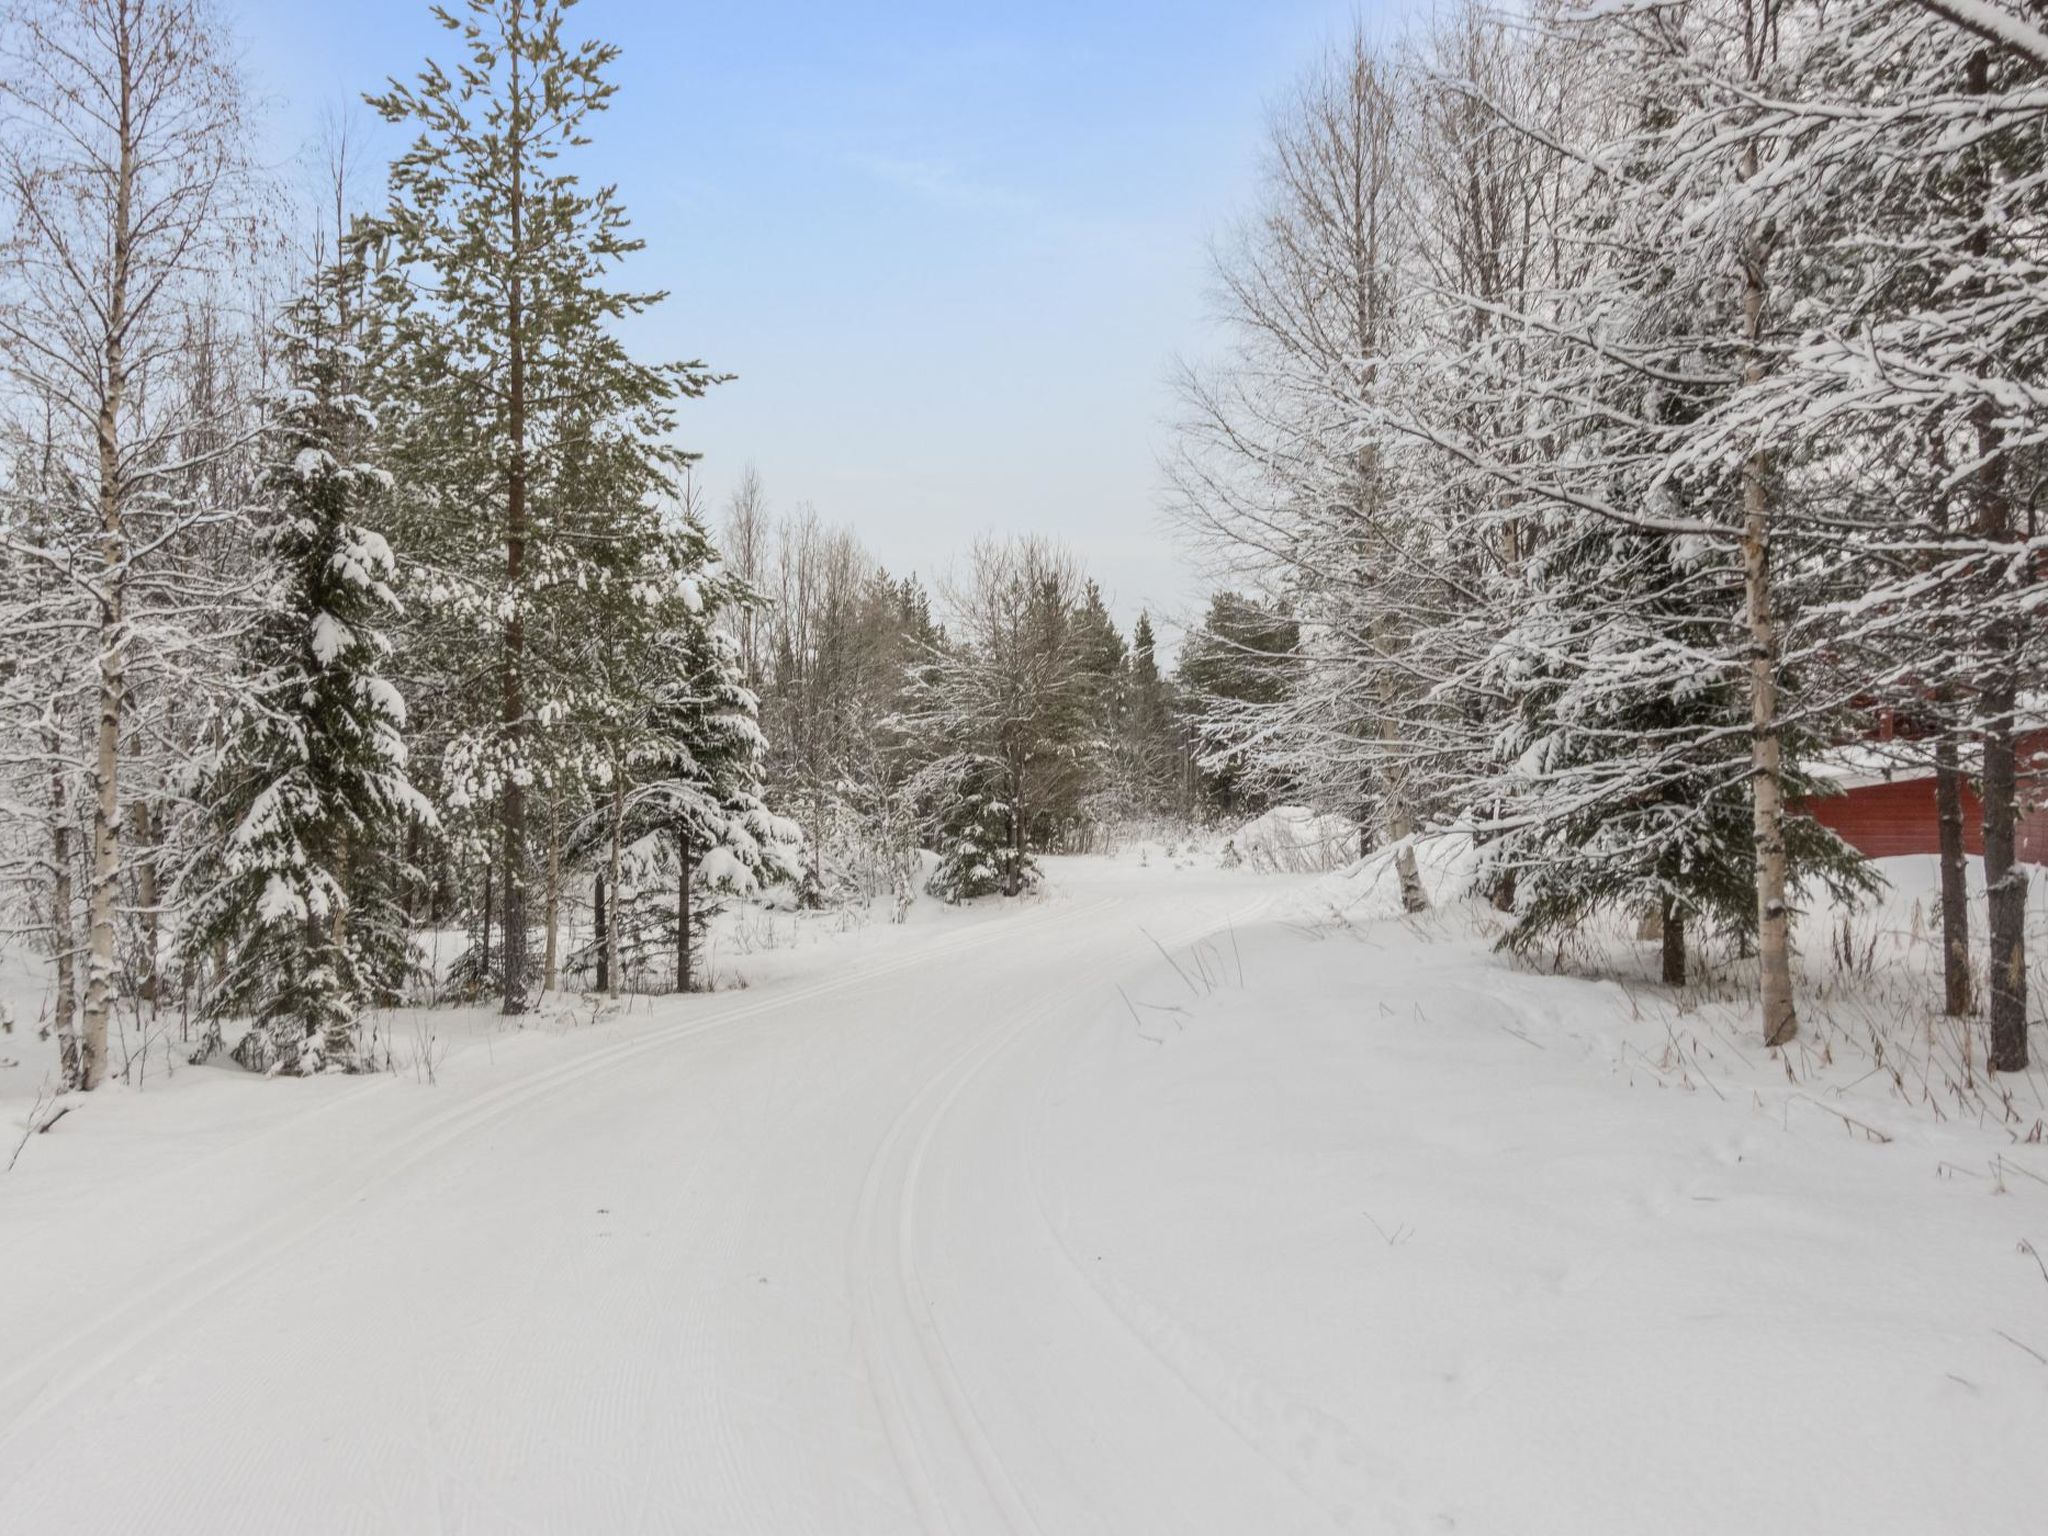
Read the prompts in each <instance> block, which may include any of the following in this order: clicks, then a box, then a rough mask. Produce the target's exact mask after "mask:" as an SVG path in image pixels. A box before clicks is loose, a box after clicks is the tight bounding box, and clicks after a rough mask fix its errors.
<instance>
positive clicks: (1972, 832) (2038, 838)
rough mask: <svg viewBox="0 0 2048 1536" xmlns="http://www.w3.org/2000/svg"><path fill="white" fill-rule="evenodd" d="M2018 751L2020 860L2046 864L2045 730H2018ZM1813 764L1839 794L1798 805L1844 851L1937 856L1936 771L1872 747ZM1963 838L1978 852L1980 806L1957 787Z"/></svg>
mask: <svg viewBox="0 0 2048 1536" xmlns="http://www.w3.org/2000/svg"><path fill="white" fill-rule="evenodd" d="M2019 749H2020V799H2021V801H2022V803H2023V804H2024V805H2025V806H2026V811H2025V813H2024V814H2023V815H2022V816H2021V818H2020V824H2019V837H2018V846H2019V856H2020V858H2021V859H2022V860H2023V861H2025V862H2026V863H2029V864H2048V729H2043V730H2033V731H2027V732H2024V733H2022V734H2021V736H2020V738H2019ZM1815 767H1816V768H1817V769H1818V771H1819V772H1821V773H1822V774H1824V775H1825V776H1826V777H1828V778H1830V779H1832V780H1833V781H1834V782H1835V783H1836V784H1838V785H1839V786H1840V787H1841V790H1842V792H1841V793H1840V794H1837V795H1817V796H1815V797H1814V798H1813V799H1811V800H1809V801H1806V802H1804V803H1803V804H1802V805H1801V806H1800V807H1799V808H1800V809H1801V810H1803V811H1805V812H1807V813H1808V814H1809V815H1811V816H1812V817H1813V819H1814V820H1815V821H1817V822H1819V823H1820V824H1821V825H1822V826H1824V827H1832V828H1833V829H1834V830H1835V831H1836V832H1837V833H1839V834H1840V835H1841V838H1842V841H1844V842H1846V843H1847V844H1849V846H1850V847H1852V848H1855V849H1858V850H1859V851H1861V852H1862V853H1864V854H1865V855H1867V856H1868V857H1870V858H1873V859H1879V858H1885V857H1887V856H1889V855H1892V854H1901V853H1939V852H1940V851H1941V829H1940V825H1939V823H1938V822H1937V820H1936V818H1935V813H1934V769H1933V767H1932V766H1931V765H1929V764H1928V763H1926V761H1925V759H1924V756H1921V755H1918V754H1916V755H1914V756H1912V757H1908V756H1905V755H1903V754H1900V753H1898V752H1897V750H1896V748H1893V749H1891V750H1890V751H1887V744H1886V743H1884V742H1874V743H1869V744H1866V745H1864V746H1861V747H1858V748H1856V749H1854V750H1853V751H1851V752H1845V753H1843V754H1841V756H1840V757H1839V759H1838V760H1837V761H1836V762H1834V763H1832V764H1816V765H1815ZM1963 841H1964V844H1965V846H1967V847H1968V849H1969V851H1970V852H1971V853H1973V854H1982V853H1983V852H1984V808H1983V806H1982V804H1981V803H1980V802H1979V801H1978V799H1977V795H1976V792H1975V791H1974V790H1973V789H1971V788H1968V787H1965V789H1964V790H1963Z"/></svg>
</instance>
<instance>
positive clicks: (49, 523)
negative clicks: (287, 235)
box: [0, 0, 252, 1088]
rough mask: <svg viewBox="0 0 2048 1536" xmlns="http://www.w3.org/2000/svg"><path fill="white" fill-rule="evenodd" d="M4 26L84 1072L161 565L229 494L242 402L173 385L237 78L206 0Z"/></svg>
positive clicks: (150, 3) (13, 286)
mask: <svg viewBox="0 0 2048 1536" xmlns="http://www.w3.org/2000/svg"><path fill="white" fill-rule="evenodd" d="M4 35H5V37H6V40H7V41H6V49H7V52H6V57H5V59H4V60H0V93H4V111H5V114H6V121H5V131H4V133H0V192H4V196H5V200H6V209H5V216H6V219H7V237H6V239H5V242H4V246H0V250H4V262H5V267H4V277H0V281H4V284H5V290H6V292H5V300H4V302H0V368H4V369H5V376H6V379H7V385H8V397H7V402H6V403H7V407H8V409H9V411H10V414H11V415H18V413H19V412H21V411H24V410H25V411H28V412H31V413H36V412H44V411H47V413H48V415H47V417H46V430H47V442H48V452H49V456H50V473H49V474H48V475H47V476H46V477H45V478H44V481H43V486H44V488H45V491H46V492H47V493H48V494H50V495H51V496H52V497H53V501H52V503H51V504H50V505H49V507H48V508H47V515H46V516H44V517H42V518H40V519H38V520H37V521H36V522H35V523H33V524H32V525H27V526H24V525H19V524H17V525H13V526H10V528H9V529H8V537H9V539H10V542H11V545H12V550H13V553H14V555H15V557H16V558H17V559H19V560H20V561H22V562H24V564H26V565H30V566H33V567H35V568H36V569H38V570H39V571H40V572H41V573H42V579H43V580H45V581H47V582H48V583H49V584H51V585H52V586H53V587H62V588H65V589H67V590H68V591H69V592H70V593H71V594H73V596H74V597H75V599H76V601H77V604H78V611H80V612H82V613H83V614H84V615H85V616H86V619H87V622H88V623H89V625H90V635H91V647H92V663H91V667H92V673H93V677H94V693H95V699H94V702H93V709H92V715H93V718H92V721H91V729H90V748H89V751H87V752H86V753H85V754H84V758H85V765H86V766H85V773H84V775H83V777H84V787H85V792H86V796H87V798H88V801H89V803H90V806H91V811H92V817H91V820H92V826H91V833H90V848H89V855H88V859H87V867H86V880H85V890H84V906H85V912H84V926H85V944H84V949H85V962H86V963H85V972H84V979H83V995H82V998H81V1000H80V1005H79V1030H80V1035H79V1045H78V1051H77V1056H76V1079H75V1080H76V1083H77V1086H79V1087H82V1088H92V1087H94V1086H96V1085H97V1084H98V1083H99V1082H100V1081H101V1080H102V1079H103V1077H104V1076H105V1073H106V1070H107V1065H108V1061H107V1027H108V1021H109V1017H110V1015H111V1012H112V1010H113V1008H114V1006H115V1003H116V991H117V977H116V970H117V959H116V937H117V935H116V924H117V921H118V919H119V915H120V914H119V911H118V907H119V901H120V890H121V884H122V877H123V820H124V813H125V810H126V807H125V806H124V803H123V791H122V783H123V774H124V767H126V766H127V760H128V758H129V757H130V755H131V753H132V751H133V745H132V737H131V733H130V732H129V730H128V729H127V727H128V723H129V722H128V719H127V714H128V710H129V708H130V700H131V697H132V696H133V694H134V691H135V689H136V687H137V686H138V681H139V679H138V676H137V668H138V666H139V665H141V664H142V663H143V661H144V660H146V657H147V653H148V649H149V646H150V644H151V642H152V638H153V631H154V628H155V626H156V625H157V624H158V623H159V622H160V621H162V622H173V620H172V619H171V618H170V617H169V616H168V615H169V614H170V611H171V610H177V609H179V608H180V607H181V606H182V604H181V602H180V600H179V598H178V595H177V594H176V593H175V592H174V591H172V590H170V589H169V588H168V587H167V585H166V584H165V583H164V582H163V581H161V580H160V578H161V577H162V576H163V575H164V573H165V568H166V565H167V563H168V560H169V557H170V555H171V553H172V552H174V550H175V548H176V546H177V544H178V541H179V540H180V539H181V537H183V536H185V535H187V534H189V533H190V532H191V531H192V530H193V529H195V528H197V527H200V526H202V525H204V524H205V523H207V522H209V521H211V520H215V519H221V518H226V517H230V516H232V515H234V512H235V509H234V508H223V507H220V506H217V505H209V504H208V503H207V501H206V500H205V499H204V492H205V490H206V489H207V483H206V480H205V477H204V476H203V475H198V474H195V473H194V471H195V469H196V468H197V467H198V465H199V464H200V463H202V462H203V461H205V460H208V459H212V458H218V457H221V456H224V455H226V454H228V453H229V452H231V451H232V450H233V448H234V447H235V445H236V444H237V443H238V442H239V441H240V440H241V437H242V433H241V431H240V424H239V422H238V421H237V420H236V419H235V418H236V415H237V412H238V411H239V408H240V403H239V402H237V401H235V400H232V399H222V398H220V397H218V396H217V395H216V396H205V395H202V396H199V397H194V396H193V395H191V394H189V393H184V392H181V391H179V390H177V389H176V388H174V387H172V380H171V378H170V377H169V375H170V372H171V370H172V369H173V367H174V365H175V362H176V360H177V359H178V357H179V355H180V354H181V353H182V352H184V351H186V350H187V349H188V348H189V347H190V345H191V343H192V330H191V326H190V320H191V316H192V314H193V313H194V310H195V308H196V296H197V292H198V290H199V289H201V288H202V287H204V286H207V285H211V284H214V283H216V282H217V281H218V280H219V275H220V274H221V273H222V272H224V271H232V270H233V269H234V267H235V264H236V256H237V253H238V252H242V251H246V250H247V248H248V246H249V243H250V241H249V236H250V233H251V227H252V226H251V224H250V221H249V220H250V204H249V199H248V190H249V177H248V168H247V164H246V160H245V154H244V145H243V138H242V135H243V113H242V94H241V85H240V81H239V79H238V77H237V75H236V72H235V68H234V65H233V62H232V56H231V54H230V52H229V51H228V49H227V48H226V46H225V42H224V39H225V33H224V30H223V28H222V27H221V25H220V24H219V21H218V18H217V17H215V16H214V14H213V13H212V11H211V9H210V7H208V6H207V5H206V4H204V3H203V0H76V3H59V0H14V3H12V4H11V5H10V6H9V8H8V10H7V12H6V14H5V27H4ZM16 426H17V430H18V428H19V422H18V419H17V422H16ZM53 782H54V781H53ZM149 963H150V964H151V965H152V966H153V964H154V959H153V957H152V958H151V960H150V962H149Z"/></svg>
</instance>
